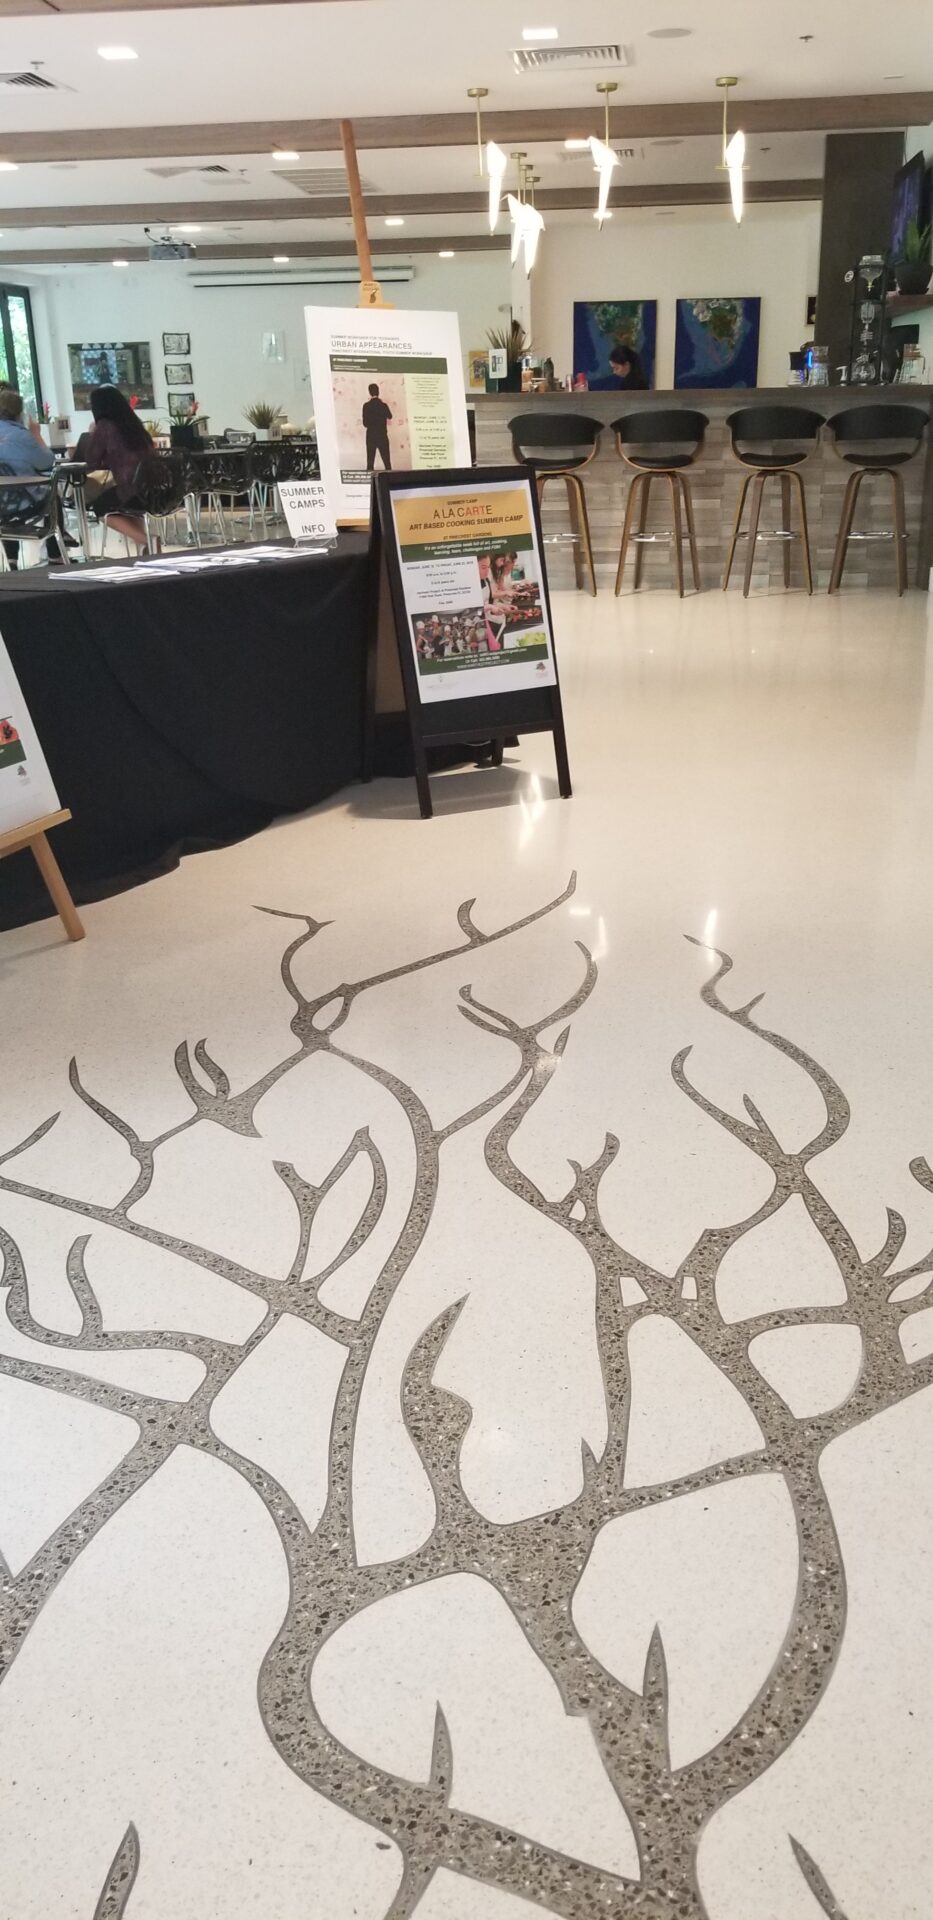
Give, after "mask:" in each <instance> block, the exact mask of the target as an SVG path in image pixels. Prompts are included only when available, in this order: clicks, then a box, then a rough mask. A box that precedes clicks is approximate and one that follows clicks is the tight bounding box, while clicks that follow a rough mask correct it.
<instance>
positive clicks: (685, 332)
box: [674, 295, 761, 387]
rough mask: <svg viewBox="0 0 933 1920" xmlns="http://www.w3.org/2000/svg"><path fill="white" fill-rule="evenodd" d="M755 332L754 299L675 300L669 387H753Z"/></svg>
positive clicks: (757, 305) (757, 312) (757, 310)
mask: <svg viewBox="0 0 933 1920" xmlns="http://www.w3.org/2000/svg"><path fill="white" fill-rule="evenodd" d="M760 329H761V301H760V299H759V298H758V297H757V295H756V296H755V297H754V298H753V299H746V298H733V299H725V298H720V297H716V298H713V297H712V296H710V297H709V298H708V299H705V300H678V302H677V331H676V334H675V337H674V385H675V387H754V386H757V384H758V336H759V332H760Z"/></svg>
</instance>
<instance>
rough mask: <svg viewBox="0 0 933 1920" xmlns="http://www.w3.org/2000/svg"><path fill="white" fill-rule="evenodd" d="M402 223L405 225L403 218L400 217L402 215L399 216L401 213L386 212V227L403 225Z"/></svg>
mask: <svg viewBox="0 0 933 1920" xmlns="http://www.w3.org/2000/svg"><path fill="white" fill-rule="evenodd" d="M404 225H405V222H404V220H403V219H402V216H401V214H400V213H387V214H386V226H387V227H403V226H404Z"/></svg>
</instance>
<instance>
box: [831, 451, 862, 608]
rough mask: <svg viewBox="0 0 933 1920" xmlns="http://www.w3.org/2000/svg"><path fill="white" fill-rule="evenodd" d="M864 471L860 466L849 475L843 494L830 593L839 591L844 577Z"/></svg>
mask: <svg viewBox="0 0 933 1920" xmlns="http://www.w3.org/2000/svg"><path fill="white" fill-rule="evenodd" d="M862 471H863V469H861V468H859V469H858V470H857V471H856V472H855V473H851V474H850V475H849V479H848V483H847V485H846V490H845V493H844V495H843V499H842V512H841V514H840V516H839V532H838V533H837V535H836V548H835V552H834V553H833V565H832V572H831V573H830V576H829V592H830V593H836V592H837V591H838V588H839V583H840V581H841V579H842V570H843V567H844V566H845V563H846V552H847V549H848V545H849V535H850V533H851V532H852V521H853V519H854V517H855V502H856V498H857V495H858V490H859V486H860V484H861V479H862Z"/></svg>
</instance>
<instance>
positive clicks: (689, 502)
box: [677, 473, 700, 593]
mask: <svg viewBox="0 0 933 1920" xmlns="http://www.w3.org/2000/svg"><path fill="white" fill-rule="evenodd" d="M677 478H678V480H679V481H680V491H681V493H682V494H683V501H684V519H685V520H686V522H687V539H688V541H689V543H690V564H691V566H692V567H693V585H694V589H695V591H696V592H697V593H699V591H700V562H699V559H698V557H697V534H696V527H695V526H694V524H693V495H692V494H691V491H690V477H689V475H688V474H686V473H678V475H677Z"/></svg>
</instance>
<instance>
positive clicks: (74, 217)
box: [3, 177, 823, 252]
mask: <svg viewBox="0 0 933 1920" xmlns="http://www.w3.org/2000/svg"><path fill="white" fill-rule="evenodd" d="M822 193H823V182H822V180H820V179H810V180H748V181H746V183H745V198H746V200H749V201H752V202H754V201H759V202H762V203H768V204H773V203H774V202H775V201H796V200H819V199H821V198H822ZM593 197H594V189H593V187H592V185H591V184H589V183H588V184H587V185H585V186H579V187H539V188H538V192H537V204H538V206H539V207H540V208H541V210H542V212H543V213H579V212H582V211H584V210H585V209H586V208H587V207H591V206H592V205H593ZM728 198H729V188H728V185H727V184H726V182H725V181H722V180H719V179H717V178H715V177H713V178H712V179H709V180H688V181H681V182H679V183H676V182H673V183H671V182H669V183H668V184H666V185H652V186H641V187H626V186H617V187H615V188H614V189H613V192H612V197H611V200H610V205H611V206H613V207H691V206H693V207H703V206H714V205H716V203H717V202H718V201H721V200H722V201H725V200H727V199H728ZM487 206H488V195H487V194H485V193H397V194H391V195H389V194H372V193H371V194H367V195H366V212H367V214H368V215H369V217H370V218H371V219H373V220H379V219H384V218H385V217H386V215H387V214H402V215H408V216H409V217H412V218H414V217H427V218H431V217H432V216H434V215H436V214H451V213H458V214H470V215H472V214H485V212H486V209H487ZM349 219H350V202H349V200H348V199H347V198H346V196H345V195H343V194H335V195H328V196H327V197H326V198H323V199H320V200H317V199H315V200H312V199H303V198H297V197H296V198H295V199H294V200H232V201H228V202H227V203H226V204H225V205H222V206H218V205H217V202H216V201H214V200H181V201H179V200H160V201H156V202H152V203H147V204H146V205H143V206H135V205H134V204H133V203H132V202H129V203H128V204H126V205H122V206H109V207H108V206H90V207H86V206H81V207H8V208H7V209H6V210H5V212H4V214H3V224H4V231H5V232H6V233H10V232H12V231H13V230H14V229H17V228H19V229H21V230H23V231H24V232H28V231H34V230H35V229H37V228H41V229H45V228H54V227H57V228H64V229H66V230H67V229H69V228H73V227H155V228H163V227H167V226H173V227H177V226H178V225H179V223H180V222H189V223H191V224H195V223H196V224H200V225H203V226H215V227H216V226H223V225H225V224H226V223H228V222H229V223H236V224H237V225H241V224H245V223H246V222H249V221H254V220H265V221H270V222H273V223H275V224H276V225H285V224H286V223H290V222H291V221H294V220H346V221H347V222H348V223H349ZM198 250H199V252H200V251H201V248H200V246H199V249H198Z"/></svg>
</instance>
